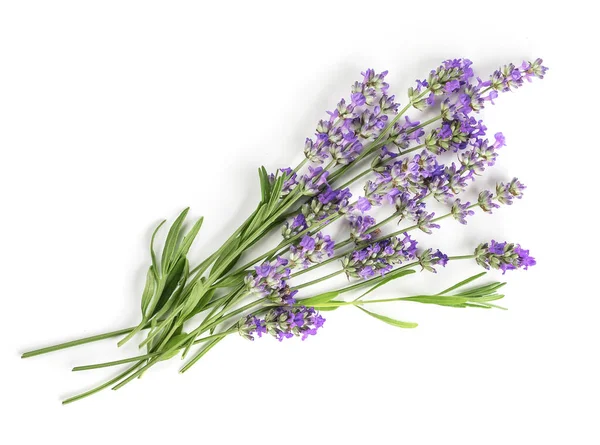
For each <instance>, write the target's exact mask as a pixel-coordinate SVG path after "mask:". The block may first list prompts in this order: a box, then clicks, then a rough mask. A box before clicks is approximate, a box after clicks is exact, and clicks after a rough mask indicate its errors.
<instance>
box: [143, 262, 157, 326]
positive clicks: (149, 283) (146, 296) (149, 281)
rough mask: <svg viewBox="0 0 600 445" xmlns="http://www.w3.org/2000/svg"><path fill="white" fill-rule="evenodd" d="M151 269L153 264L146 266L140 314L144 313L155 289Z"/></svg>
mask: <svg viewBox="0 0 600 445" xmlns="http://www.w3.org/2000/svg"><path fill="white" fill-rule="evenodd" d="M153 269H154V266H150V267H149V268H148V273H147V274H146V284H145V285H144V291H143V292H142V316H145V315H146V310H147V309H148V305H149V304H150V301H152V297H153V296H154V292H155V291H156V279H155V276H154V270H153Z"/></svg>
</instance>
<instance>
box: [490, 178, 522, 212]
mask: <svg viewBox="0 0 600 445" xmlns="http://www.w3.org/2000/svg"><path fill="white" fill-rule="evenodd" d="M526 188H527V187H525V185H524V184H523V183H521V182H520V181H519V180H518V179H517V178H513V179H512V181H510V182H509V183H508V184H505V183H503V182H501V183H499V184H496V199H498V202H500V203H501V204H507V205H511V204H512V203H513V199H514V198H517V199H521V198H522V197H523V190H525V189H526Z"/></svg>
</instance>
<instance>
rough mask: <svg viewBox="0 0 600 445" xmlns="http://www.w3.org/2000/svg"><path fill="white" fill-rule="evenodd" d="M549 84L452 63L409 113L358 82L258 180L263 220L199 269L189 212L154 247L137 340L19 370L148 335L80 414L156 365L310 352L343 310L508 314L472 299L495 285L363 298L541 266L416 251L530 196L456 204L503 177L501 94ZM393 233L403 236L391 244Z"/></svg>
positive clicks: (487, 195)
mask: <svg viewBox="0 0 600 445" xmlns="http://www.w3.org/2000/svg"><path fill="white" fill-rule="evenodd" d="M546 71H547V68H545V67H544V66H542V60H541V59H537V60H535V61H533V62H523V63H522V64H521V65H520V66H515V65H513V64H509V65H506V66H504V67H502V68H501V69H499V70H497V71H495V72H494V73H492V74H491V76H490V77H489V79H488V80H485V81H482V80H481V79H480V78H476V77H475V76H474V73H473V69H472V64H471V61H469V60H467V59H457V60H447V61H445V62H443V64H442V65H441V66H439V67H438V68H437V69H435V70H433V71H431V72H430V74H429V76H428V77H427V79H424V80H418V81H417V84H416V86H415V87H414V88H409V90H408V100H407V102H406V105H404V106H403V107H401V105H400V104H399V103H397V102H396V98H395V96H393V95H390V93H389V92H388V90H389V85H388V84H387V83H386V82H385V77H386V74H387V71H384V72H382V73H379V74H377V73H375V72H374V71H373V70H371V69H369V70H366V71H365V72H364V73H362V80H361V81H357V82H356V83H354V85H352V90H351V94H350V98H349V100H344V99H342V100H340V102H339V103H338V104H337V107H336V108H335V109H334V110H333V111H330V112H328V115H329V117H328V118H327V119H323V120H321V121H319V123H318V124H317V128H316V132H315V136H314V137H313V138H309V139H306V142H305V145H304V154H305V158H304V159H303V161H302V162H300V164H299V165H298V166H296V167H295V168H281V169H279V170H278V171H277V172H276V173H272V174H269V173H268V172H267V171H266V170H265V168H264V167H261V168H260V169H259V170H258V174H259V180H260V187H261V197H260V202H259V203H258V205H257V206H256V210H254V212H253V213H252V214H251V215H250V216H248V218H247V219H246V220H245V221H244V222H243V223H242V224H241V225H240V226H239V228H238V229H237V230H236V231H235V232H234V233H233V234H231V236H230V237H229V238H228V239H227V240H226V241H225V242H224V243H223V245H222V246H221V247H220V248H219V249H218V250H217V251H216V252H214V253H212V254H211V255H210V256H208V257H207V258H206V259H205V260H204V261H202V262H201V263H200V264H198V265H193V264H192V263H191V261H190V259H189V258H188V251H189V250H190V247H191V246H192V243H193V242H194V239H195V238H196V236H197V235H198V232H199V231H200V228H201V226H202V221H203V219H202V218H200V219H199V220H198V221H196V222H195V224H193V226H192V227H191V228H190V229H189V231H187V233H184V230H183V226H184V222H185V219H186V216H187V213H188V209H186V210H184V211H183V212H182V213H181V214H180V215H179V217H178V218H177V219H176V220H175V221H174V222H173V223H172V224H171V226H170V228H169V230H168V234H167V237H166V241H165V243H164V246H163V248H162V252H161V253H160V255H158V254H157V252H156V248H155V236H156V234H157V232H158V231H159V229H161V228H162V226H163V225H164V223H165V221H163V223H161V224H160V225H159V226H158V227H157V228H156V230H155V232H154V234H153V236H152V239H151V240H150V256H151V265H150V267H149V269H148V273H147V278H146V284H145V288H144V290H143V292H142V297H141V320H140V322H139V324H138V325H137V326H134V327H130V328H126V329H122V330H119V331H114V332H108V333H105V334H102V335H96V336H93V337H87V338H82V339H79V340H75V341H71V342H68V343H63V344H59V345H55V346H51V347H47V348H43V349H38V350H35V351H31V352H27V353H25V354H23V357H31V356H35V355H39V354H44V353H47V352H51V351H56V350H60V349H64V348H69V347H71V346H76V345H81V344H85V343H91V342H94V341H98V340H102V339H106V338H111V337H119V336H121V337H123V338H122V339H121V340H120V341H119V343H118V344H119V345H123V344H124V343H126V342H127V341H130V340H131V339H132V338H134V336H135V335H136V334H138V333H141V332H143V333H145V338H144V339H143V340H142V341H141V342H140V344H139V347H140V348H141V349H142V353H141V354H140V355H138V356H135V357H128V358H124V359H121V360H116V361H111V362H106V363H99V364H92V365H87V366H79V367H76V368H74V371H81V370H89V369H96V368H103V367H109V366H116V365H127V366H126V369H125V370H124V371H123V372H122V373H121V374H119V375H118V376H116V377H115V378H113V379H111V380H109V381H107V382H106V383H104V384H102V385H100V386H98V387H96V388H94V389H91V390H89V391H87V392H84V393H82V394H79V395H77V396H74V397H71V398H69V399H67V400H65V401H63V403H71V402H74V401H76V400H79V399H82V398H84V397H87V396H89V395H91V394H94V393H96V392H98V391H100V390H102V389H104V388H107V387H112V388H113V389H119V388H121V387H122V386H124V385H126V384H127V383H129V382H131V381H132V380H133V379H135V378H136V377H138V376H141V375H142V373H144V372H145V371H147V370H148V369H149V368H151V367H152V366H153V365H154V364H156V363H157V362H159V361H161V360H166V359H170V358H173V357H175V356H177V355H181V356H182V358H187V357H189V359H188V361H187V363H186V364H185V365H184V366H183V368H181V372H185V371H187V370H188V369H190V368H191V367H192V366H193V365H194V364H196V363H197V362H198V360H200V359H201V358H202V357H203V356H204V355H205V354H206V353H207V352H208V351H210V350H211V349H212V348H213V347H215V346H216V345H217V344H218V343H219V342H220V341H221V340H223V339H224V338H225V337H227V336H229V335H231V334H239V335H241V336H242V337H243V338H245V339H248V340H254V339H255V338H257V337H262V336H265V335H267V334H268V335H269V336H272V337H274V338H276V339H278V340H279V341H282V340H283V339H286V338H291V337H295V336H296V337H301V338H302V340H304V339H306V338H307V337H309V336H311V335H315V334H316V333H317V332H318V331H319V329H320V328H321V327H322V326H323V324H324V322H325V319H324V318H323V316H322V313H323V312H324V311H331V310H335V309H337V308H339V307H340V306H353V307H355V308H357V309H359V310H361V311H362V312H364V313H365V314H366V315H369V316H372V317H375V318H377V319H379V320H381V321H383V322H385V323H388V324H390V325H393V326H397V327H401V328H413V327H416V326H417V325H416V323H411V322H406V321H400V320H396V319H393V318H390V317H387V316H385V315H382V314H378V313H375V312H373V311H371V310H370V309H368V308H369V305H370V304H371V303H383V302H390V303H391V302H398V301H412V302H417V303H424V304H435V305H440V306H449V307H460V308H468V307H476V308H494V307H498V306H496V305H495V304H494V303H493V302H495V301H496V300H499V299H501V298H502V297H503V295H501V294H499V293H498V290H499V289H500V288H501V287H502V286H503V285H504V284H505V283H501V282H493V283H490V284H485V285H479V286H474V287H473V285H471V283H472V282H474V281H475V280H477V279H479V278H481V277H482V276H483V275H484V274H485V273H486V272H485V271H484V272H482V273H480V274H477V275H475V276H472V277H470V278H468V279H466V280H464V281H461V282H459V283H457V284H455V285H454V286H452V287H450V288H448V289H445V290H442V291H441V292H439V293H437V294H435V295H414V296H407V297H401V298H390V299H365V297H367V295H369V294H371V293H372V292H373V291H375V290H376V289H377V288H379V287H380V286H383V285H384V284H386V283H388V282H390V281H392V280H396V279H398V278H401V277H403V276H406V275H409V274H413V273H415V272H416V271H417V270H422V271H428V272H435V271H436V267H440V266H441V267H445V266H446V265H447V264H448V263H450V262H456V261H459V260H474V261H476V262H477V263H478V264H479V265H481V266H482V267H483V268H485V269H489V268H493V269H501V270H502V271H504V272H505V271H507V270H514V269H520V268H523V269H527V268H528V267H529V266H533V265H535V260H534V258H532V257H531V256H530V255H529V251H528V250H525V249H523V248H522V247H521V246H520V245H519V244H513V243H507V242H497V241H494V240H492V241H490V242H484V243H482V244H479V245H478V246H476V247H475V248H474V249H473V248H471V249H469V250H467V251H466V252H459V253H458V254H457V255H452V256H449V255H446V254H445V253H442V252H441V251H440V250H437V249H431V248H424V249H421V248H419V247H418V244H417V241H416V240H415V239H414V238H413V236H412V233H414V232H415V231H416V230H419V231H421V232H424V233H426V234H429V233H431V232H432V230H434V229H439V228H440V225H439V222H440V221H442V220H444V219H450V218H453V219H455V220H457V221H458V222H459V223H461V224H466V223H467V218H468V217H469V216H470V215H473V214H474V212H475V211H478V210H482V211H483V212H487V213H492V211H493V209H494V208H497V207H499V206H500V205H510V204H512V203H513V200H514V199H520V198H521V197H522V195H523V190H524V189H525V186H524V185H523V184H522V183H521V182H520V181H519V180H518V179H517V178H514V179H512V180H510V181H508V182H506V183H504V182H501V183H498V184H497V185H496V187H495V190H482V191H480V193H479V197H478V199H477V202H474V203H471V202H465V201H463V200H461V198H459V197H458V195H459V194H460V193H462V192H463V191H464V190H465V189H466V188H467V187H468V186H469V184H470V183H471V182H472V181H473V180H474V179H475V177H476V176H478V175H481V174H482V173H483V172H484V171H485V170H486V169H487V168H489V167H492V166H493V165H494V163H495V160H496V157H497V156H498V154H499V151H500V149H501V148H502V147H503V146H504V145H505V140H504V136H503V135H502V133H496V134H495V135H494V136H493V139H492V140H490V139H489V138H488V137H487V128H486V127H485V125H484V124H483V122H482V121H481V120H478V119H477V118H476V117H475V115H477V113H479V112H480V111H481V110H482V109H483V108H484V106H486V105H488V104H493V103H494V100H495V99H496V98H497V97H498V96H499V93H501V92H506V91H511V90H515V89H517V88H519V87H521V86H522V85H523V84H524V83H525V81H526V80H527V81H531V80H532V79H533V78H540V79H541V78H543V77H544V74H545V73H546ZM438 107H439V112H437V113H436V115H435V116H434V117H433V118H431V119H428V120H426V121H424V122H420V121H419V120H414V119H412V120H411V119H409V117H408V116H406V113H407V112H408V111H409V110H410V109H416V110H417V111H419V112H422V111H423V110H425V109H427V108H431V109H434V108H438ZM444 153H445V154H446V155H445V156H446V157H448V155H452V154H453V153H454V155H452V157H454V158H455V159H456V160H455V161H454V162H450V163H442V162H441V159H440V155H442V154H444ZM359 181H366V182H365V183H364V192H362V193H361V196H359V197H358V198H357V199H354V198H353V196H352V193H351V192H350V189H349V187H350V186H351V185H353V184H355V183H357V182H359ZM432 199H433V200H437V201H439V202H442V203H446V204H447V207H448V209H447V213H445V214H443V215H440V216H437V215H436V214H435V213H434V212H432V211H430V210H428V201H430V200H432ZM375 208H377V210H378V211H379V212H382V211H386V210H387V212H388V215H389V216H387V217H385V218H383V219H381V220H380V221H379V222H376V220H375V219H374V217H373V216H372V215H371V214H372V213H373V211H374V209H375ZM370 213H371V214H370ZM336 221H337V224H338V225H342V227H344V233H345V235H344V236H343V237H342V238H343V239H336V240H334V239H332V238H331V236H329V235H327V234H326V231H327V228H328V226H330V225H332V224H334V223H335V222H336ZM392 223H395V224H397V225H400V227H402V228H400V229H399V230H391V229H389V230H388V227H393V224H392ZM277 230H279V231H281V234H282V237H283V239H282V241H281V242H279V243H278V244H277V245H276V246H275V247H273V248H272V249H270V250H269V251H267V252H264V253H262V254H261V255H258V256H256V257H255V258H252V259H251V260H249V261H247V262H245V263H244V264H240V258H241V257H242V255H244V254H245V253H246V251H247V250H249V249H251V248H252V247H253V246H254V245H255V244H256V243H257V242H258V241H259V240H261V239H262V238H264V237H265V236H266V235H268V234H270V233H271V232H272V231H277ZM334 262H335V263H337V264H338V265H339V267H338V268H337V270H336V271H334V272H333V273H329V274H321V276H319V277H318V278H316V279H314V280H312V281H309V282H304V283H301V284H295V281H296V280H294V279H295V278H297V277H300V276H301V275H303V274H305V273H307V272H309V271H310V272H313V271H318V270H319V268H320V267H322V266H323V265H325V264H328V263H334ZM340 274H345V275H346V276H347V278H348V281H349V283H348V285H347V286H345V287H342V288H338V289H332V290H330V291H327V292H324V293H319V294H316V295H314V294H313V295H311V293H310V286H311V285H314V284H316V283H321V282H324V281H326V280H328V279H330V278H332V277H334V276H337V275H340ZM359 289H362V293H360V294H359V296H358V297H357V298H354V299H352V300H347V299H344V297H345V294H346V293H348V292H351V291H355V290H359ZM199 314H200V317H196V316H197V315H199ZM192 317H194V319H193V320H191V318H192ZM198 319H200V320H201V321H197V322H196V323H195V324H194V320H198Z"/></svg>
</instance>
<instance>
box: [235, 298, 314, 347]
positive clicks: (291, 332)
mask: <svg viewBox="0 0 600 445" xmlns="http://www.w3.org/2000/svg"><path fill="white" fill-rule="evenodd" d="M324 323H325V319H324V318H323V317H321V315H320V314H319V313H318V312H317V311H316V310H315V309H314V308H312V307H306V306H295V307H277V308H273V309H271V310H269V312H267V314H266V315H265V317H264V318H262V319H261V318H258V317H256V316H254V315H249V316H248V317H246V319H242V320H240V322H239V323H238V332H239V333H240V335H241V336H242V337H244V338H246V339H248V340H254V335H257V336H258V337H262V334H270V335H272V336H273V337H275V338H276V339H277V340H279V341H282V340H283V339H284V338H292V337H294V336H296V337H302V340H306V339H307V338H308V336H309V335H316V334H317V331H318V330H319V328H321V327H322V326H323V324H324Z"/></svg>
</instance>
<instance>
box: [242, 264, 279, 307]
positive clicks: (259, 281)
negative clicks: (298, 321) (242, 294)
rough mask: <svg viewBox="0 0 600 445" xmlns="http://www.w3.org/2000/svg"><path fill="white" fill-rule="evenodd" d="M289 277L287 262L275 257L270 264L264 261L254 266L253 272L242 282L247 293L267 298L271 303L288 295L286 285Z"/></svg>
mask: <svg viewBox="0 0 600 445" xmlns="http://www.w3.org/2000/svg"><path fill="white" fill-rule="evenodd" d="M289 276H290V268H289V267H288V260H286V259H285V258H283V257H277V259H275V260H273V261H271V262H269V261H265V262H264V263H262V264H261V265H259V266H255V267H254V272H251V273H249V274H248V275H247V276H246V278H245V279H244V282H245V284H246V287H247V289H248V291H249V292H251V293H255V294H258V295H262V296H266V297H269V298H270V299H272V300H273V301H282V300H283V299H285V298H287V297H289V295H290V290H289V286H288V285H287V279H288V278H289Z"/></svg>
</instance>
